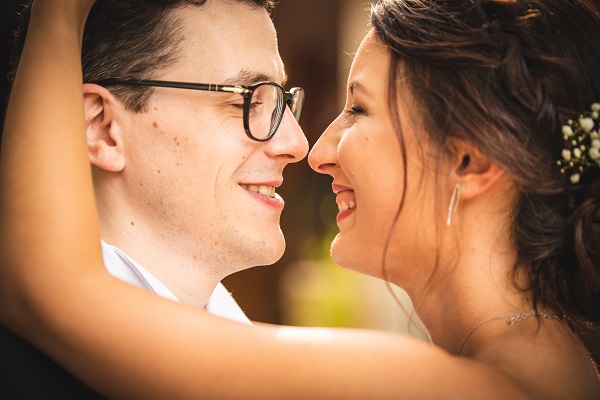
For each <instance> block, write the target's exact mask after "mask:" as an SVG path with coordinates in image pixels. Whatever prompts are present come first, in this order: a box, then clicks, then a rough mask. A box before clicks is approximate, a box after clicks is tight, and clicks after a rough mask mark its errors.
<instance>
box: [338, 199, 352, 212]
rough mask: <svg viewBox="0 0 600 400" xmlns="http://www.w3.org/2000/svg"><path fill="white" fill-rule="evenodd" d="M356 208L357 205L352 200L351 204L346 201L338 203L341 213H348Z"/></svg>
mask: <svg viewBox="0 0 600 400" xmlns="http://www.w3.org/2000/svg"><path fill="white" fill-rule="evenodd" d="M354 207H356V203H355V202H354V201H353V200H350V202H349V203H346V202H345V201H342V202H341V203H338V210H340V211H346V210H349V209H351V208H354Z"/></svg>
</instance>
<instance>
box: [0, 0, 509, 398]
mask: <svg viewBox="0 0 600 400" xmlns="http://www.w3.org/2000/svg"><path fill="white" fill-rule="evenodd" d="M92 4H93V1H91V0H87V1H84V0H78V1H73V0H68V1H65V0H37V1H36V2H35V5H34V8H33V10H32V14H31V22H30V29H29V33H28V37H27V41H26V45H25V49H24V52H23V55H22V58H21V64H20V66H19V71H18V73H17V76H16V79H15V83H14V87H13V91H12V95H11V98H10V104H9V108H8V111H7V118H6V124H5V129H4V134H3V136H4V137H3V144H2V155H1V158H0V162H1V167H0V188H1V190H0V224H1V226H0V227H1V232H2V236H1V238H0V257H1V258H0V262H1V264H0V318H1V319H2V322H3V323H4V324H6V325H7V326H8V327H9V328H11V329H12V330H14V331H16V332H18V333H19V334H21V335H23V336H24V337H26V338H27V339H28V340H30V341H32V342H33V343H34V344H36V345H37V346H39V347H40V348H41V349H43V350H44V351H45V352H47V353H48V354H49V355H51V356H52V357H54V358H56V359H57V360H58V361H59V362H60V363H61V364H63V365H64V366H65V367H66V368H68V369H69V370H71V371H72V372H73V373H75V374H76V375H78V376H79V377H81V378H82V379H83V380H84V381H86V382H87V383H89V384H90V385H91V386H93V387H95V388H96V389H98V390H99V391H101V392H102V393H104V394H106V395H108V396H110V397H125V398H137V397H142V398H145V399H147V398H161V399H163V398H181V397H183V398H187V397H189V398H206V397H208V398H219V399H225V398H259V399H265V398H282V397H283V398H300V399H307V398H319V399H322V398H342V399H350V398H360V399H364V398H370V399H375V398H390V397H394V398H410V399H417V398H435V397H440V396H443V397H446V398H448V397H453V396H454V395H456V397H460V398H463V399H465V398H469V395H472V397H475V398H494V396H496V397H499V398H508V396H511V397H512V398H519V396H520V394H519V392H518V391H517V390H516V389H515V388H514V386H513V385H512V384H511V383H510V382H509V381H508V380H507V379H505V378H504V377H503V376H501V375H500V374H498V373H495V372H493V371H492V370H491V368H489V367H486V366H484V365H482V364H479V363H476V362H473V361H468V360H463V359H457V358H454V357H451V356H449V355H447V354H446V353H445V352H443V351H441V350H437V349H435V348H434V347H432V346H428V345H426V344H424V343H422V342H418V341H415V340H412V339H409V338H403V337H400V336H396V335H390V334H384V333H365V332H356V331H350V330H326V329H299V328H286V327H279V328H274V327H269V326H266V325H258V326H256V327H254V328H252V327H247V326H243V325H239V324H235V323H232V322H229V321H224V320H220V319H218V318H216V317H213V316H210V315H208V314H207V313H205V312H202V311H199V310H197V309H194V308H192V307H189V306H185V305H180V304H176V303H173V302H170V301H168V300H164V299H161V298H159V297H157V296H154V295H152V294H149V293H148V292H145V291H142V290H140V289H137V288H134V287H131V286H129V285H127V284H125V283H122V282H120V281H118V280H116V279H114V278H112V277H110V276H109V275H108V274H107V273H106V271H105V269H104V268H103V265H102V258H101V254H100V247H99V229H98V218H97V215H96V208H95V202H94V195H93V187H92V180H91V173H90V165H89V162H88V158H87V148H86V143H85V134H84V132H85V127H84V122H83V105H82V92H81V83H82V77H81V62H80V51H81V36H82V31H83V26H84V20H85V16H86V15H87V13H88V12H89V9H90V8H91V5H92Z"/></svg>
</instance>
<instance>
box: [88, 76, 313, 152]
mask: <svg viewBox="0 0 600 400" xmlns="http://www.w3.org/2000/svg"><path fill="white" fill-rule="evenodd" d="M89 83H93V84H96V85H100V86H114V85H133V86H151V87H165V88H175V89H190V90H202V91H209V92H226V93H237V94H239V95H241V96H242V97H243V98H244V105H243V110H244V130H245V131H246V135H247V136H248V137H249V138H250V139H252V140H255V141H257V142H266V141H267V140H269V139H271V138H272V137H273V136H274V135H275V133H276V132H277V130H278V129H279V125H280V124H281V120H282V119H283V114H284V113H285V108H284V109H283V110H281V112H280V113H278V114H279V119H278V121H276V123H275V124H274V126H273V129H272V131H271V132H269V135H268V136H267V137H266V138H264V139H259V138H257V137H255V136H253V135H252V132H250V107H251V106H252V104H251V100H252V94H253V93H254V91H255V90H256V89H257V88H259V87H260V86H263V85H272V86H275V87H277V88H278V89H279V90H280V91H281V92H282V93H283V104H284V107H285V105H287V106H288V107H289V108H290V110H291V112H292V115H293V116H294V118H295V119H296V122H298V121H299V120H300V113H301V112H302V104H303V103H304V89H302V88H300V87H293V88H291V89H290V90H289V92H288V91H286V90H285V89H284V88H283V86H281V85H279V84H278V83H275V82H268V81H265V82H258V83H256V84H254V85H236V86H232V85H221V84H212V83H190V82H177V81H161V80H153V79H125V78H107V79H102V80H99V81H93V82H89Z"/></svg>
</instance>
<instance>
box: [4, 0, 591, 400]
mask: <svg viewBox="0 0 600 400" xmlns="http://www.w3.org/2000/svg"><path fill="white" fill-rule="evenodd" d="M92 3H93V2H92V1H79V2H65V1H59V0H45V1H41V0H38V2H36V4H35V6H34V10H33V12H32V20H31V28H30V32H29V35H28V39H27V40H28V43H27V47H26V49H25V52H24V54H23V57H22V61H21V65H20V67H19V73H18V75H17V78H16V80H15V85H14V88H13V94H12V98H11V103H10V106H9V111H8V115H7V122H6V127H5V132H4V135H5V142H4V143H3V146H2V147H3V151H4V153H3V154H2V163H3V165H2V169H1V170H2V181H1V185H2V203H1V204H2V208H1V212H2V224H3V225H2V231H3V237H2V242H1V246H2V252H1V254H2V269H1V273H2V276H1V279H0V282H1V285H2V286H1V287H0V289H1V290H0V293H1V298H0V300H1V301H2V307H1V308H0V310H1V311H0V313H1V314H0V317H1V318H2V321H3V322H4V323H5V324H7V326H9V327H10V328H11V329H13V330H15V331H16V332H18V333H20V334H22V335H23V336H25V337H27V338H28V339H29V340H31V341H32V342H34V343H35V344H36V345H37V346H39V347H40V348H42V349H44V351H46V352H47V353H48V354H50V355H51V356H52V357H55V358H56V359H57V360H59V361H60V362H61V363H62V364H63V365H65V366H66V367H67V368H68V369H70V370H71V371H73V373H75V374H77V375H78V376H80V377H81V378H82V379H83V380H84V381H86V382H87V383H89V384H90V385H92V386H93V387H95V388H97V389H98V390H100V391H101V392H103V393H104V394H106V395H108V396H114V397H126V398H130V397H144V398H149V397H156V398H176V397H177V398H178V397H191V398H198V397H210V398H212V397H214V398H240V397H243V398H270V397H285V398H302V399H306V398H344V399H348V398H390V397H394V398H409V399H416V398H441V397H443V398H461V399H465V398H490V399H493V398H523V399H532V398H544V399H549V398H571V399H589V398H596V397H598V395H599V394H600V386H599V381H598V374H597V371H596V370H595V368H594V366H593V363H592V362H591V360H590V358H589V355H588V354H587V352H586V349H585V347H584V346H583V345H582V344H581V342H580V341H579V339H578V337H577V335H576V334H575V333H574V331H573V330H572V326H574V325H577V324H580V323H582V322H587V323H591V324H592V325H596V326H597V325H598V323H600V315H599V313H600V310H599V307H598V304H599V301H598V300H599V293H600V282H599V280H600V278H599V274H600V271H599V270H600V254H599V253H598V249H600V244H599V241H600V234H599V230H600V171H599V170H600V163H599V162H598V158H597V157H596V154H597V152H595V151H594V149H598V146H597V145H598V142H597V141H596V140H598V139H597V133H595V132H597V129H598V127H599V125H600V118H599V116H598V114H597V111H598V106H597V105H594V106H593V110H592V111H590V113H589V114H585V115H583V118H581V119H579V118H578V117H577V116H578V114H580V113H583V112H584V111H585V110H586V109H588V108H589V105H590V104H592V103H594V102H595V101H598V100H600V79H599V75H600V74H598V73H597V72H596V69H597V65H600V50H599V49H598V46H597V45H596V43H595V41H596V40H597V38H598V37H600V17H599V15H598V11H597V10H595V9H593V6H592V4H591V3H589V4H588V3H587V2H584V1H576V0H545V1H543V2H542V1H533V0H532V1H521V0H514V1H470V0H469V1H456V0H447V1H439V0H438V1H434V0H429V1H426V0H419V1H417V0H413V1H411V0H396V1H392V0H383V1H380V2H379V3H377V4H376V5H375V6H374V7H373V13H372V24H373V28H372V30H371V31H370V33H369V34H368V35H367V37H366V38H365V40H364V41H363V42H362V44H361V46H360V49H359V51H358V53H357V55H356V58H355V60H354V62H353V66H352V69H351V72H350V76H349V79H348V98H347V102H346V106H345V109H344V111H343V112H342V113H341V114H340V116H339V117H338V118H337V119H336V120H335V121H334V122H333V123H332V124H331V126H330V127H329V128H328V129H327V131H326V132H325V133H324V134H323V136H322V137H321V138H320V139H319V141H318V143H317V144H316V145H315V147H314V149H313V150H312V153H311V155H310V157H309V162H310V164H311V166H312V167H313V168H314V169H315V170H317V171H318V172H321V173H327V174H330V175H332V177H333V185H332V188H333V190H334V192H336V193H337V203H338V205H339V207H340V213H339V214H338V216H337V222H338V226H339V228H340V233H339V234H338V236H337V237H336V239H335V240H334V242H333V244H332V255H333V258H334V259H335V261H336V262H337V263H338V264H340V265H341V266H343V267H346V268H352V269H355V270H358V271H360V272H363V273H367V274H370V275H374V276H378V277H382V278H384V279H386V280H389V281H390V282H393V283H396V284H398V285H400V286H402V287H403V288H405V289H406V290H407V292H408V293H409V294H410V295H411V297H412V298H413V301H414V305H415V308H416V310H417V312H418V314H419V316H420V317H421V319H422V320H423V322H424V323H425V325H426V326H427V328H428V330H429V332H430V333H431V338H432V341H433V343H434V344H435V346H430V345H427V344H425V343H422V342H419V341H416V340H413V339H410V338H407V337H401V336H396V335H390V334H384V333H366V332H355V331H348V330H318V329H317V330H312V329H298V328H286V327H279V328H276V327H271V326H267V325H260V324H259V325H257V326H255V327H254V328H252V327H245V326H240V325H238V324H234V323H231V322H227V321H223V320H219V319H217V318H215V317H211V316H209V315H206V314H205V313H202V312H199V311H197V310H194V309H192V308H189V307H186V306H183V305H178V304H174V303H172V302H168V301H164V300H162V299H159V298H157V297H155V296H152V295H149V294H147V293H145V292H142V291H139V290H136V289H135V288H132V287H129V286H127V285H125V284H122V283H121V282H118V281H116V280H114V279H113V278H111V277H109V276H108V275H107V274H106V273H105V270H104V268H103V267H102V261H101V257H100V253H99V251H98V246H97V244H98V243H99V237H98V227H97V218H96V216H95V213H96V211H95V209H94V203H93V193H92V185H91V180H90V177H89V173H87V169H88V166H87V158H86V149H85V143H83V140H82V137H83V135H80V132H81V131H82V130H83V121H82V120H81V118H80V117H79V116H80V114H81V113H80V111H79V109H80V107H81V104H80V100H79V97H78V96H79V93H80V87H79V82H80V81H81V75H80V74H81V73H80V64H79V53H78V51H79V44H80V41H81V34H82V29H83V28H82V27H83V24H84V21H85V15H86V14H87V12H88V11H89V8H90V7H91V5H92ZM53 43H61V44H62V45H61V46H52V44H53ZM38 60H43V61H44V65H43V68H42V67H41V64H40V63H37V62H36V61H38ZM49 77H52V79H48V78H49ZM40 89H44V90H40ZM50 93H51V94H50ZM33 111H37V113H38V115H39V114H40V113H41V118H36V119H35V120H32V119H31V118H28V117H29V115H31V113H32V112H33ZM570 118H571V119H572V120H571V122H570V123H567V122H565V121H567V120H569V119H570ZM563 124H564V125H565V127H564V128H561V126H562V125H563ZM48 126H52V127H60V129H58V130H57V134H60V135H61V139H60V140H57V139H56V138H55V137H50V135H47V134H46V133H47V131H48ZM582 146H584V147H583V149H582ZM56 154H59V155H60V157H59V162H57V160H56ZM557 162H558V164H560V165H557ZM50 165H52V167H53V168H54V169H56V168H61V169H65V170H69V173H70V175H69V176H70V179H69V180H67V181H58V180H57V178H56V175H57V174H54V173H53V172H52V171H49V166H50ZM580 167H581V168H580ZM58 175H60V174H58ZM40 199H43V203H42V202H41V201H40ZM65 221H67V222H65ZM33 240H35V242H36V243H37V248H38V251H36V252H34V253H35V254H32V252H31V251H29V249H28V247H27V246H26V245H27V243H29V242H31V241H33ZM74 244H76V245H74ZM48 272H51V274H52V278H51V279H49V278H48V277H47V276H45V275H46V274H47V273H48ZM74 298H76V299H78V300H77V301H76V302H73V301H72V299H74ZM124 298H127V301H119V299H124ZM92 307H93V309H94V310H95V313H94V318H93V319H90V317H89V315H88V313H87V311H88V310H89V309H90V308H92ZM164 321H168V322H169V323H168V325H167V324H164ZM106 326H110V329H106ZM199 338H201V340H199ZM207 360H210V362H206V361H207Z"/></svg>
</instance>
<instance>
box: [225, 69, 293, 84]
mask: <svg viewBox="0 0 600 400" xmlns="http://www.w3.org/2000/svg"><path fill="white" fill-rule="evenodd" d="M265 81H269V82H276V83H279V84H281V85H284V84H285V83H286V82H287V75H286V74H285V71H284V72H283V79H282V78H281V77H277V76H273V75H272V74H267V73H264V72H261V71H253V70H250V69H241V70H239V71H238V72H237V73H236V74H234V75H232V76H230V77H228V78H225V79H224V80H223V81H222V82H221V83H223V84H226V85H252V84H255V83H258V82H265Z"/></svg>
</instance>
